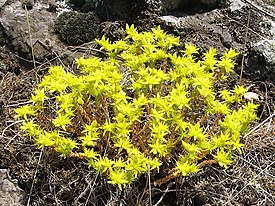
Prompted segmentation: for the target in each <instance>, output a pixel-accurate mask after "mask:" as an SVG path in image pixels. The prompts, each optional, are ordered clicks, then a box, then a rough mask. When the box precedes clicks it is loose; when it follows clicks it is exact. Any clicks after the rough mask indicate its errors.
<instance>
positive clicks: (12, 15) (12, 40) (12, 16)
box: [0, 1, 66, 62]
mask: <svg viewBox="0 0 275 206" xmlns="http://www.w3.org/2000/svg"><path fill="white" fill-rule="evenodd" d="M48 7H49V5H48V2H47V1H37V2H36V3H35V4H34V5H33V8H32V9H31V10H28V11H27V14H28V17H29V25H30V30H31V40H32V41H31V42H30V34H29V29H28V23H27V20H26V11H25V9H24V8H23V7H22V2H21V1H13V2H12V3H9V4H6V5H5V6H4V8H2V12H1V13H0V41H1V39H3V38H4V39H5V41H6V42H2V41H1V44H4V43H6V45H7V47H9V48H10V49H11V50H12V51H14V52H16V53H17V55H18V56H20V57H22V58H25V59H28V60H32V56H31V47H33V49H34V54H35V57H36V60H37V61H41V62H45V59H47V58H48V57H52V56H54V54H59V53H61V52H62V51H64V49H65V48H66V46H65V45H64V44H63V43H62V42H60V41H59V40H58V38H57V36H56V35H54V34H53V25H54V20H55V19H56V16H57V14H56V13H53V12H49V11H48ZM1 30H2V31H1ZM1 33H2V35H1ZM1 36H2V38H1ZM7 42H8V43H7Z"/></svg>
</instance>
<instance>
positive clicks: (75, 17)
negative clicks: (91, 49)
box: [54, 12, 100, 45]
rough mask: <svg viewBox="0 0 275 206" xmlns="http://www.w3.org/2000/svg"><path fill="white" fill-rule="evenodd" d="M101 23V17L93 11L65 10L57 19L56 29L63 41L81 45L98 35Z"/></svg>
mask: <svg viewBox="0 0 275 206" xmlns="http://www.w3.org/2000/svg"><path fill="white" fill-rule="evenodd" d="M99 24H100V21H99V18H98V17H97V16H96V14H94V13H93V12H89V13H77V12H64V13H62V14H61V15H60V16H59V17H58V18H57V20H56V21H55V25H54V30H55V32H56V34H57V35H58V37H59V38H60V40H62V41H63V42H65V43H67V44H69V45H80V44H83V43H86V42H89V41H91V40H92V39H94V38H95V37H97V35H98V32H99Z"/></svg>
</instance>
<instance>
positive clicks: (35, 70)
mask: <svg viewBox="0 0 275 206" xmlns="http://www.w3.org/2000/svg"><path fill="white" fill-rule="evenodd" d="M24 7H25V13H26V19H27V26H28V33H29V38H30V47H31V52H32V61H33V68H34V73H35V80H36V83H37V82H38V76H37V67H36V62H35V56H34V49H33V44H32V34H31V27H30V20H29V13H28V10H27V6H26V5H25V6H24Z"/></svg>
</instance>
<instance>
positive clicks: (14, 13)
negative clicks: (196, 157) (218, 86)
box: [0, 0, 275, 206]
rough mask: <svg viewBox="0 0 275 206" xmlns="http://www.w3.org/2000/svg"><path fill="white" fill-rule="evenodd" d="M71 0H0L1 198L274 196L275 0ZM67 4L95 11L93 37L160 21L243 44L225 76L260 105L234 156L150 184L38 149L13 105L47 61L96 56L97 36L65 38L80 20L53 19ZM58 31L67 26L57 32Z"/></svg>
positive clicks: (239, 199) (175, 30)
mask: <svg viewBox="0 0 275 206" xmlns="http://www.w3.org/2000/svg"><path fill="white" fill-rule="evenodd" d="M66 2H67V1H62V0H60V1H46V0H37V1H33V2H32V1H17V0H0V17H1V18H0V48H1V49H0V151H1V152H0V205H39V206H40V205H41V206H42V205H43V206H44V205H109V206H111V205H150V201H149V200H150V198H151V199H152V205H155V206H156V205H194V206H195V205H205V206H206V205H243V206H245V205H270V206H271V205H275V198H274V197H275V163H274V162H275V157H274V155H275V146H274V145H275V143H274V140H275V126H274V125H275V123H274V118H275V115H274V110H275V103H274V101H275V86H274V82H275V81H274V79H275V7H274V5H275V2H274V0H265V1H260V0H235V1H205V0H202V1H177V0H162V1H141V0H136V1H126V0H118V1H111V0H106V1H104V2H105V4H104V5H103V6H102V5H101V3H102V2H103V1H78V3H77V1H70V2H71V3H72V4H71V7H69V6H68V4H65V3H66ZM79 2H81V3H79ZM87 2H88V3H89V4H88V3H87ZM95 2H98V4H95ZM146 2H147V3H146ZM148 2H149V3H148ZM25 5H26V6H25ZM69 9H71V10H75V11H77V12H79V13H80V12H87V10H93V11H95V13H96V14H98V18H99V22H98V23H95V22H93V25H96V26H95V30H96V32H95V34H94V36H95V37H100V36H101V35H103V34H105V35H106V36H107V37H109V38H110V39H112V40H116V39H118V38H120V37H123V36H124V34H125V33H124V28H125V23H129V24H132V23H134V24H135V25H136V27H137V28H138V29H139V30H141V31H142V30H148V29H150V28H151V27H155V26H157V25H161V27H162V28H163V29H164V30H165V31H167V32H168V33H170V34H173V35H177V36H180V37H181V41H182V42H189V43H193V44H195V45H197V46H198V47H200V48H201V51H205V50H206V49H208V48H210V47H215V48H217V50H218V52H220V53H221V52H223V51H226V50H228V49H229V48H235V49H236V50H238V51H239V52H240V53H241V54H240V55H239V58H238V59H237V65H236V72H237V75H236V76H234V77H232V78H231V79H230V82H228V84H229V86H233V85H234V84H236V83H237V82H238V81H239V78H240V75H242V77H243V78H242V81H243V82H244V84H245V85H247V86H249V88H250V90H249V91H250V92H254V93H256V94H258V95H259V96H260V97H259V99H258V100H257V101H258V103H259V104H260V107H259V111H258V117H259V120H258V121H257V122H255V123H254V125H253V126H252V127H251V129H250V131H249V133H248V134H247V135H245V136H244V137H243V141H244V142H245V143H246V146H245V147H244V148H243V153H242V154H236V159H235V161H234V164H232V166H231V167H229V168H228V169H227V170H222V169H221V168H218V167H216V166H211V167H210V166H209V167H208V168H206V169H205V170H204V171H202V172H200V173H198V174H196V175H193V176H189V177H185V178H177V179H176V180H174V181H171V182H168V183H167V184H165V185H162V186H161V187H157V186H153V185H152V188H151V192H150V193H149V191H148V187H147V184H146V178H144V177H141V178H140V180H139V181H138V182H136V183H135V184H133V185H131V186H129V187H127V188H125V189H124V190H123V191H120V190H117V189H116V188H112V187H111V186H110V185H108V184H107V181H106V180H105V179H104V178H103V177H101V176H97V175H96V174H94V173H93V171H92V170H90V169H88V168H87V167H86V165H85V164H84V163H83V162H81V161H78V160H76V159H72V158H68V159H64V158H62V157H60V156H58V154H56V153H53V152H52V151H50V150H48V149H46V148H45V149H41V150H39V149H37V148H36V147H35V146H33V144H32V141H31V140H30V139H29V138H28V137H24V136H22V133H21V132H20V130H19V128H18V123H19V122H18V121H16V120H15V119H14V118H13V116H14V111H13V109H14V108H16V107H18V106H19V105H22V104H24V103H25V102H26V101H27V98H28V97H30V95H31V92H32V90H33V88H34V86H35V84H36V79H40V78H41V77H42V76H43V74H45V73H46V72H47V69H48V67H49V66H51V65H56V64H63V65H67V68H68V69H69V70H73V69H74V64H73V60H74V58H75V57H79V56H83V55H84V56H89V55H98V53H97V52H96V51H97V50H96V49H97V48H98V47H97V45H96V44H95V42H94V41H92V39H91V42H85V40H87V39H85V38H83V42H80V43H79V42H78V43H77V44H75V42H74V38H70V39H68V38H66V37H68V36H70V37H74V36H73V35H74V34H75V33H74V32H76V33H77V31H79V30H81V29H85V28H83V27H81V24H80V23H79V22H78V21H75V22H77V23H76V25H78V26H79V27H76V26H75V25H73V26H71V25H69V26H68V28H73V29H72V30H67V27H66V28H64V27H58V28H56V27H55V24H54V22H55V21H56V19H57V18H58V15H60V14H61V13H62V12H63V11H66V10H69ZM77 19H78V20H79V18H77ZM61 25H67V23H63V24H61ZM76 28H77V29H76ZM61 30H62V31H63V30H64V31H66V32H68V33H66V35H64V34H62V35H61V36H62V38H63V39H62V38H61V40H60V33H59V32H60V31H61ZM81 31H82V30H81ZM83 32H84V31H82V32H81V33H83ZM77 35H80V34H77ZM78 37H79V36H77V37H76V38H75V39H80V38H78ZM91 38H92V37H91ZM62 40H63V41H62ZM64 40H65V41H67V42H66V43H64Z"/></svg>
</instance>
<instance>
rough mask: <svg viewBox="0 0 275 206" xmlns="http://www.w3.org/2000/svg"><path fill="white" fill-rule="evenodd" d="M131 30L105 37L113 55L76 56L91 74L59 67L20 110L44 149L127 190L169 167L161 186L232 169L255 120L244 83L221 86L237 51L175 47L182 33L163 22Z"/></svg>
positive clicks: (103, 42)
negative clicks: (211, 168)
mask: <svg viewBox="0 0 275 206" xmlns="http://www.w3.org/2000/svg"><path fill="white" fill-rule="evenodd" d="M126 32H127V34H128V35H127V37H126V38H125V39H123V40H119V41H116V42H113V43H111V42H109V40H107V39H105V37H102V39H101V40H98V41H97V42H98V44H99V45H101V47H102V50H104V51H105V52H106V54H107V55H108V58H106V59H101V58H97V57H90V58H86V59H85V58H79V59H77V60H76V64H77V66H78V67H79V69H80V70H81V73H82V75H79V76H76V75H74V74H73V73H70V72H67V71H66V70H65V68H64V67H62V66H52V67H51V68H50V69H49V74H48V75H46V76H44V78H43V79H42V81H41V82H40V83H39V84H38V86H37V89H36V90H35V91H34V94H33V95H32V96H31V98H30V101H29V104H26V105H24V106H21V107H20V108H17V109H15V111H16V113H17V115H16V117H17V118H22V119H23V124H22V126H21V129H22V130H23V131H24V133H25V134H26V135H27V136H30V137H32V138H33V140H34V142H35V144H36V145H37V146H38V147H39V148H42V147H50V148H53V149H54V150H56V151H57V152H59V153H60V154H61V155H63V156H64V157H78V158H82V159H85V160H86V162H87V164H88V166H89V167H92V168H94V169H95V170H96V171H97V172H98V173H101V174H105V175H107V177H108V179H109V183H111V184H114V185H117V186H118V187H119V188H120V189H121V188H122V187H123V186H125V185H126V184H129V183H131V182H133V181H135V180H136V179H137V178H138V177H139V176H140V175H142V174H145V173H148V171H151V172H154V173H152V174H155V173H156V172H158V171H159V169H160V168H161V169H162V170H163V171H164V172H163V175H164V176H162V178H161V179H160V180H159V181H158V183H160V184H161V183H163V182H165V181H168V180H169V179H171V178H174V177H176V176H186V175H189V174H192V173H196V172H198V171H200V170H201V169H202V168H203V166H205V165H206V164H213V163H218V164H219V165H220V166H222V167H225V168H226V167H227V166H228V165H229V164H230V163H232V160H233V154H234V152H235V151H236V150H237V151H240V149H241V147H242V146H243V144H242V143H241V142H240V136H241V135H242V134H244V133H245V132H246V130H247V127H248V125H249V123H251V122H252V121H253V120H255V119H256V115H255V111H256V109H257V105H255V104H253V102H246V100H244V99H243V95H244V94H245V93H246V92H247V90H246V89H245V88H244V87H243V86H235V88H234V89H232V90H227V89H222V90H220V91H219V90H217V86H219V88H220V85H221V84H224V82H225V80H226V77H227V74H228V73H230V72H233V67H234V57H235V56H236V55H237V54H238V53H237V52H236V51H234V50H233V49H230V50H229V51H228V52H226V53H224V54H223V56H222V57H220V58H217V57H216V56H217V52H216V50H215V49H210V50H209V51H207V52H205V53H204V54H203V57H202V58H201V59H202V60H198V59H197V58H196V56H198V48H196V47H195V46H194V45H190V44H185V50H183V51H180V52H178V53H176V52H174V53H172V52H171V48H172V47H176V46H179V38H178V37H177V38H176V37H173V36H169V35H167V34H166V33H165V32H164V31H163V30H161V28H160V27H157V28H155V29H152V31H151V32H142V33H139V32H137V30H136V29H135V28H134V26H128V25H127V26H126ZM122 71H124V72H122ZM126 74H127V75H126ZM151 177H153V175H151Z"/></svg>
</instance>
